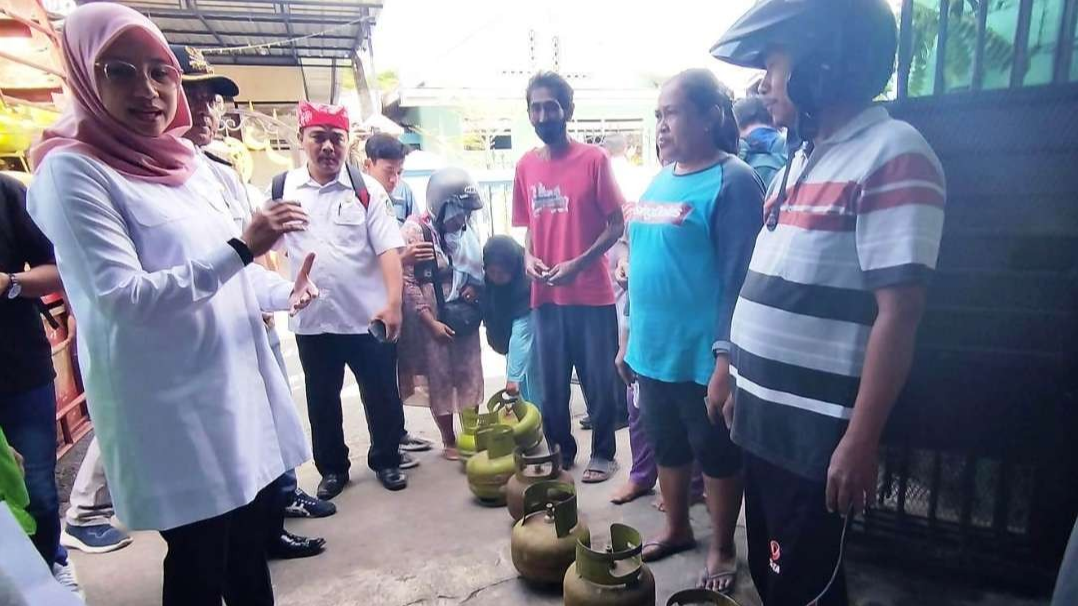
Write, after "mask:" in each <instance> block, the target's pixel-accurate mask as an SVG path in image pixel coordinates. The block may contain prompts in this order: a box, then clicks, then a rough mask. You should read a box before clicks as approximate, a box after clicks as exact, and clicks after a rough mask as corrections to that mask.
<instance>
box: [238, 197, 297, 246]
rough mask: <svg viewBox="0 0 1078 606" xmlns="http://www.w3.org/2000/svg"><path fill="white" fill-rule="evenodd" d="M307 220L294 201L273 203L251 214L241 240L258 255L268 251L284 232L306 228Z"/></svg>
mask: <svg viewBox="0 0 1078 606" xmlns="http://www.w3.org/2000/svg"><path fill="white" fill-rule="evenodd" d="M309 220H310V219H309V218H308V216H307V211H305V210H303V207H302V206H300V205H299V204H297V203H296V202H281V203H280V204H274V205H273V206H271V207H269V208H263V209H259V210H256V211H255V212H254V213H253V214H252V215H251V223H250V224H249V225H248V226H247V229H245V230H243V242H244V243H245V244H247V248H249V249H251V254H252V255H254V256H256V257H258V256H261V255H264V254H266V253H267V252H269V250H270V249H271V248H273V245H274V244H276V243H277V240H278V239H280V237H281V236H283V235H284V234H286V233H288V232H293V231H303V230H305V229H307V223H308V222H309Z"/></svg>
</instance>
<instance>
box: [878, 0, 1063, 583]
mask: <svg viewBox="0 0 1078 606" xmlns="http://www.w3.org/2000/svg"><path fill="white" fill-rule="evenodd" d="M932 3H933V10H935V8H937V7H938V12H936V14H935V15H934V19H927V20H926V18H925V15H926V13H925V5H927V4H929V2H928V1H927V0H924V1H922V0H916V1H914V0H906V1H905V2H904V3H903V9H902V16H901V25H902V28H901V40H900V57H899V77H898V81H897V86H896V90H897V93H898V99H897V100H896V101H894V102H893V103H891V105H890V110H891V112H892V114H894V115H895V116H896V117H899V118H901V119H904V120H907V121H909V122H910V123H912V124H914V125H915V126H917V127H918V129H920V130H921V132H922V133H924V135H925V136H926V137H927V138H928V140H929V141H930V143H931V144H932V146H933V148H934V149H935V150H936V153H937V154H938V155H939V156H940V160H941V161H942V162H943V165H944V169H945V171H946V174H947V181H948V201H947V218H946V224H945V228H944V238H943V244H942V248H941V252H940V261H939V268H938V271H937V275H936V277H935V279H934V282H933V285H932V287H931V290H930V294H929V306H928V310H927V312H926V316H925V319H924V322H923V324H922V327H921V332H920V335H919V339H918V350H917V355H916V359H915V363H914V368H913V371H912V373H911V377H910V381H909V384H908V386H907V388H906V389H905V391H904V393H903V396H902V398H901V400H900V402H899V404H898V406H897V407H896V409H895V412H894V414H893V415H892V419H891V422H890V424H889V426H888V429H887V433H886V436H885V447H884V450H883V453H882V455H881V464H880V481H879V486H880V491H879V495H878V498H877V500H876V503H875V507H874V508H873V509H872V510H871V511H870V512H869V513H868V514H867V515H866V516H865V518H864V519H863V520H862V521H861V522H860V523H859V524H858V526H857V529H858V531H859V533H858V538H859V539H860V540H862V541H870V542H872V543H874V544H875V545H876V546H881V547H883V549H874V550H873V553H874V554H881V553H882V554H888V555H894V556H897V557H900V558H901V559H904V560H906V561H910V562H917V563H922V564H925V565H928V566H932V567H936V568H938V567H943V568H946V569H948V570H959V571H965V572H968V573H973V574H976V575H978V576H982V577H984V578H985V579H986V580H990V581H991V582H993V583H996V584H1012V585H1014V584H1019V585H1023V584H1024V585H1025V586H1026V587H1027V588H1031V589H1038V590H1041V589H1046V588H1048V587H1050V585H1051V582H1052V579H1053V578H1054V574H1055V568H1056V567H1057V566H1058V562H1059V559H1060V557H1061V555H1062V550H1063V546H1064V544H1065V542H1066V540H1067V537H1068V535H1069V532H1070V529H1071V527H1072V526H1073V524H1074V519H1075V515H1076V512H1078V345H1076V344H1078V83H1076V82H1075V80H1076V79H1078V78H1076V72H1078V70H1076V69H1074V68H1075V67H1076V66H1074V65H1073V63H1074V62H1073V56H1074V55H1075V54H1078V53H1076V51H1075V38H1074V31H1075V19H1076V13H1078V2H1076V0H1050V1H1042V0H1013V1H1010V0H1004V1H1000V0H964V1H963V0H932ZM1004 10H1012V11H1013V17H1014V25H1013V35H1012V33H1011V32H1010V31H1008V36H1009V42H1008V43H1009V44H1010V45H1011V46H1010V48H1004V49H1003V50H1001V47H1000V40H999V38H1000V36H999V33H998V32H993V29H992V27H993V24H995V27H997V28H998V26H999V25H998V24H999V23H1000V22H1001V21H1000V19H999V15H998V14H997V13H993V12H992V11H1004ZM992 15H996V20H995V21H992V20H991V17H992ZM928 16H929V17H933V15H931V14H929V15H928ZM1049 16H1050V17H1052V18H1056V17H1058V21H1055V22H1052V21H1051V20H1050V19H1047V18H1048V17H1049ZM926 22H927V23H928V24H929V25H930V26H931V27H926V25H925V24H926ZM1046 23H1047V25H1046ZM926 32H927V33H926ZM929 34H931V35H932V36H933V39H932V40H930V41H928V42H931V46H932V48H931V49H930V52H929V53H928V55H927V57H928V58H927V59H926V54H925V45H926V40H925V36H926V35H929ZM949 36H950V38H949ZM957 36H962V41H961V42H959V41H958V40H957V38H956V37H957ZM1042 40H1051V41H1052V42H1053V43H1054V46H1053V47H1051V48H1047V47H1044V46H1043V44H1042ZM1038 45H1042V46H1038ZM956 53H966V54H967V55H968V57H966V58H967V59H968V61H967V62H965V63H963V62H961V61H959V62H957V64H956V63H954V61H955V60H954V59H948V57H949V56H951V57H953V56H954V55H955V54H956ZM1049 59H1050V62H1049V61H1048V60H1049ZM932 61H935V64H934V66H933V65H931V63H932ZM1049 63H1050V64H1049ZM926 65H928V68H930V69H928V71H929V77H930V78H931V84H927V83H926V80H925V79H924V77H921V78H920V79H919V80H918V79H917V77H918V74H917V70H918V69H921V70H925V69H926ZM1037 69H1039V70H1040V72H1039V73H1038V72H1037V71H1036V70H1037ZM963 70H966V71H964V72H963ZM992 70H995V73H994V74H993V73H992ZM911 74H912V77H913V78H914V80H916V86H913V85H912V84H913V83H914V81H911ZM956 74H957V75H956ZM1001 74H1003V75H1001ZM921 76H924V74H921ZM957 80H960V82H957ZM993 82H994V83H995V84H993ZM989 89H995V90H989ZM918 95H919V96H918Z"/></svg>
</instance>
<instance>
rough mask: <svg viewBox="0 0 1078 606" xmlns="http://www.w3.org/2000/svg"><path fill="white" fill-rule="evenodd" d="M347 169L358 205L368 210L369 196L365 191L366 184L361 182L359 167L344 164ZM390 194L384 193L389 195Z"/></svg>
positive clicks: (361, 174) (369, 204) (361, 175)
mask: <svg viewBox="0 0 1078 606" xmlns="http://www.w3.org/2000/svg"><path fill="white" fill-rule="evenodd" d="M345 167H346V168H347V169H348V180H349V181H351V182H352V189H354V190H356V197H357V198H359V202H360V204H362V205H363V208H366V209H370V206H371V194H370V192H368V191H367V184H366V182H364V181H363V172H362V171H360V170H359V167H358V166H356V165H355V164H352V163H351V162H349V163H347V164H345ZM390 193H391V192H388V191H387V192H386V195H389V194H390Z"/></svg>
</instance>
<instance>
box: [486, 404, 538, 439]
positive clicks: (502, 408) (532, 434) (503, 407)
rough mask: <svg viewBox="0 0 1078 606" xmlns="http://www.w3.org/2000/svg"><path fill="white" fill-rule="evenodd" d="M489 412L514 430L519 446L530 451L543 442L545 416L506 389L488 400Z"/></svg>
mask: <svg viewBox="0 0 1078 606" xmlns="http://www.w3.org/2000/svg"><path fill="white" fill-rule="evenodd" d="M487 412H488V413H492V414H497V415H498V422H499V423H501V424H502V425H507V426H509V427H512V428H513V440H514V441H516V443H517V446H519V447H521V448H523V449H524V450H525V451H530V450H532V449H534V448H536V447H538V446H539V444H540V443H541V442H542V441H543V415H542V414H541V413H540V412H539V407H538V406H536V405H535V404H532V403H531V402H526V401H524V400H523V399H521V398H519V397H517V396H510V395H509V394H508V393H507V392H506V391H505V390H504V389H503V390H501V391H499V392H498V393H496V394H494V395H493V396H491V398H490V399H489V400H487Z"/></svg>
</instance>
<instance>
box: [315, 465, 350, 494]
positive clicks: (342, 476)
mask: <svg viewBox="0 0 1078 606" xmlns="http://www.w3.org/2000/svg"><path fill="white" fill-rule="evenodd" d="M347 483H348V472H347V471H346V472H344V473H327V474H326V475H324V476H322V481H321V482H319V483H318V498H319V499H322V500H323V501H329V500H331V499H332V498H333V497H335V496H337V495H339V494H341V491H342V490H344V486H345V484H347Z"/></svg>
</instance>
